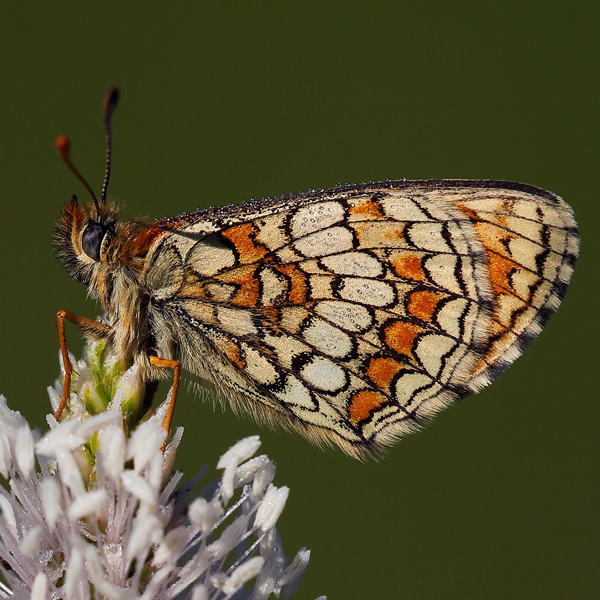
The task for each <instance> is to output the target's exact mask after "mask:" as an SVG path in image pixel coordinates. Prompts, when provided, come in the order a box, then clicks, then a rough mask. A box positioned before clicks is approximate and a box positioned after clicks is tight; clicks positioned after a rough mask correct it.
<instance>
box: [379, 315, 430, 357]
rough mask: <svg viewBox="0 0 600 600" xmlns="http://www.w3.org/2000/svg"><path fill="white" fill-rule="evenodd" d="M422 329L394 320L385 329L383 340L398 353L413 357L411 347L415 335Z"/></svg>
mask: <svg viewBox="0 0 600 600" xmlns="http://www.w3.org/2000/svg"><path fill="white" fill-rule="evenodd" d="M422 332H423V329H422V328H421V327H419V326H418V325H413V324H412V323H405V322H404V321H394V323H392V324H391V325H389V326H388V327H386V329H385V341H386V343H387V345H388V346H389V347H390V348H391V349H392V350H395V351H396V352H397V353H398V354H403V355H404V356H407V357H409V358H413V347H414V343H415V339H416V337H417V336H418V335H419V334H420V333H422Z"/></svg>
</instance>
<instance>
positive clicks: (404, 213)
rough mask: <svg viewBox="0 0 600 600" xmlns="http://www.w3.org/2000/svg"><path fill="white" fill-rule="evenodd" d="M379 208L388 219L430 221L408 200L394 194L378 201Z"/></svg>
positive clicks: (416, 205)
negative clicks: (380, 207)
mask: <svg viewBox="0 0 600 600" xmlns="http://www.w3.org/2000/svg"><path fill="white" fill-rule="evenodd" d="M380 204H381V206H383V210H384V211H385V214H386V215H387V216H388V217H391V218H392V219H395V220H396V221H430V220H431V219H430V218H429V217H428V216H427V215H426V214H425V213H424V212H423V211H422V210H421V208H420V207H419V206H418V204H416V203H415V202H413V201H412V200H411V199H410V198H406V197H402V196H400V195H399V194H395V195H394V196H392V197H388V198H384V199H383V200H380Z"/></svg>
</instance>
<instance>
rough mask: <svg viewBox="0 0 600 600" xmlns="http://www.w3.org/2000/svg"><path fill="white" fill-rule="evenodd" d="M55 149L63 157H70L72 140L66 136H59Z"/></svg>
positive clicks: (55, 142)
mask: <svg viewBox="0 0 600 600" xmlns="http://www.w3.org/2000/svg"><path fill="white" fill-rule="evenodd" d="M54 147H55V148H56V151H57V152H58V153H59V154H60V155H61V156H63V157H64V156H69V152H70V151H71V140H70V139H69V138H68V137H67V136H66V135H59V136H58V137H57V138H56V140H54Z"/></svg>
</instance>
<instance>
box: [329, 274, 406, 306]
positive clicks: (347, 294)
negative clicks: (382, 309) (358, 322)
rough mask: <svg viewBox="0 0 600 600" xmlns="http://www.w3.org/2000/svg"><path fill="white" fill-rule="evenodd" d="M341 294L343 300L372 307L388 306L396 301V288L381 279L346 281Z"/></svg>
mask: <svg viewBox="0 0 600 600" xmlns="http://www.w3.org/2000/svg"><path fill="white" fill-rule="evenodd" d="M339 293H340V296H341V298H342V299H343V300H348V301H349V302H359V303H361V304H369V305H371V306H387V305H389V304H392V303H393V302H394V300H395V294H394V288H393V287H392V286H391V285H390V284H389V283H386V282H385V281H380V280H379V279H362V278H348V279H345V280H344V282H343V285H342V287H341V289H340V292H339Z"/></svg>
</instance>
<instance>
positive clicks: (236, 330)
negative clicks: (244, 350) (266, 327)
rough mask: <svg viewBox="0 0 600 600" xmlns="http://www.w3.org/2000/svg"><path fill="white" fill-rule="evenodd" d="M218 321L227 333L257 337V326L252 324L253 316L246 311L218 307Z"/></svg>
mask: <svg viewBox="0 0 600 600" xmlns="http://www.w3.org/2000/svg"><path fill="white" fill-rule="evenodd" d="M216 312H217V319H218V320H219V322H220V324H221V326H222V327H223V329H225V330H226V331H228V332H230V333H233V334H235V335H255V334H256V333H257V330H256V326H255V325H254V323H253V322H252V315H251V314H250V313H249V312H248V311H246V310H238V309H235V308H226V307H218V308H217V309H216Z"/></svg>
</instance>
